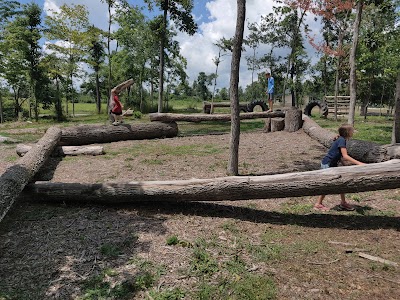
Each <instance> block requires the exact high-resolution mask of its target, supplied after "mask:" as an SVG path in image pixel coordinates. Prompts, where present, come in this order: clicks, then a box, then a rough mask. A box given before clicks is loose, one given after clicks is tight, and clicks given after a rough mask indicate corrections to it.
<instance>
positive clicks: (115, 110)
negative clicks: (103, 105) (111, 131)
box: [110, 89, 123, 125]
mask: <svg viewBox="0 0 400 300" xmlns="http://www.w3.org/2000/svg"><path fill="white" fill-rule="evenodd" d="M111 96H112V100H113V104H112V109H111V111H110V114H111V115H112V117H113V119H114V122H113V123H112V124H113V125H119V124H121V123H123V121H122V108H123V105H122V104H121V102H120V101H119V98H118V93H117V92H116V91H115V89H112V90H111Z"/></svg>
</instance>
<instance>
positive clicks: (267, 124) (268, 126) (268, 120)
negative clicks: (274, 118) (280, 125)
mask: <svg viewBox="0 0 400 300" xmlns="http://www.w3.org/2000/svg"><path fill="white" fill-rule="evenodd" d="M264 132H266V133H268V132H271V118H266V119H265V125H264Z"/></svg>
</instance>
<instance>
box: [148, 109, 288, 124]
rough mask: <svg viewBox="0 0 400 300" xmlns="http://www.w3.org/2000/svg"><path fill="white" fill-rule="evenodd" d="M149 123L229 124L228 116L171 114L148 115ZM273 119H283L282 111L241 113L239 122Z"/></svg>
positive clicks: (229, 116) (229, 117)
mask: <svg viewBox="0 0 400 300" xmlns="http://www.w3.org/2000/svg"><path fill="white" fill-rule="evenodd" d="M149 117H150V121H160V122H178V121H185V122H195V123H198V122H202V121H225V122H230V120H231V115H230V114H213V115H209V114H187V115H185V114H171V113H152V114H150V115H149ZM275 117H285V113H284V112H283V111H274V112H251V113H242V114H240V115H239V118H240V119H241V120H244V119H257V118H275Z"/></svg>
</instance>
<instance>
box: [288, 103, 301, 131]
mask: <svg viewBox="0 0 400 300" xmlns="http://www.w3.org/2000/svg"><path fill="white" fill-rule="evenodd" d="M302 115H303V113H302V111H301V110H300V109H298V108H295V107H293V108H292V109H289V110H287V111H286V114H285V131H288V132H295V131H297V130H299V129H300V128H301V126H302V125H303V119H302Z"/></svg>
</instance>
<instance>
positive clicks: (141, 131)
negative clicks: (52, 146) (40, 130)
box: [59, 122, 178, 146]
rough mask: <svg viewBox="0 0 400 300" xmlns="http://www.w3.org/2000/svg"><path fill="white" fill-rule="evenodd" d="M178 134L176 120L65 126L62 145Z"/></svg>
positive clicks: (164, 136) (154, 137)
mask: <svg viewBox="0 0 400 300" xmlns="http://www.w3.org/2000/svg"><path fill="white" fill-rule="evenodd" d="M177 135H178V125H177V124H176V123H175V122H171V123H161V122H151V123H139V124H121V125H119V126H112V125H108V126H107V125H81V126H74V127H67V128H63V130H62V136H61V140H60V143H59V145H60V146H80V145H88V144H100V143H111V142H118V141H125V140H143V139H157V138H170V137H175V136H177Z"/></svg>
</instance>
